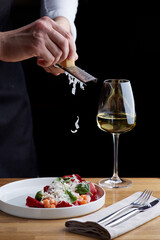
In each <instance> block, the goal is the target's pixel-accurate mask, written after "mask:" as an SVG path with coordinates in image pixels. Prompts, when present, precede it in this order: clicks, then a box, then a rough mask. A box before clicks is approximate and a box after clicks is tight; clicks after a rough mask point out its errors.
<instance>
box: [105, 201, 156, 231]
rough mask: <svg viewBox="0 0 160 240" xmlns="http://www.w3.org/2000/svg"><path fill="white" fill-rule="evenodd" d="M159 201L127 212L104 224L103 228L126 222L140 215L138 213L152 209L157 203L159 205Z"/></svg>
mask: <svg viewBox="0 0 160 240" xmlns="http://www.w3.org/2000/svg"><path fill="white" fill-rule="evenodd" d="M159 201H160V198H158V199H156V200H154V201H152V202H150V203H149V204H147V205H146V206H143V207H139V208H137V209H133V210H132V211H130V212H127V213H126V214H124V215H122V216H120V217H118V218H116V219H114V220H112V221H111V222H109V223H107V224H105V226H107V227H114V226H116V225H118V224H120V223H122V222H124V221H126V220H128V219H129V218H131V217H133V216H135V215H136V214H137V213H140V212H144V211H145V210H147V209H149V208H151V207H154V206H155V205H156V204H157V203H159Z"/></svg>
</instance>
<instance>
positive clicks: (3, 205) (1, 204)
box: [0, 177, 105, 219]
mask: <svg viewBox="0 0 160 240" xmlns="http://www.w3.org/2000/svg"><path fill="white" fill-rule="evenodd" d="M55 178H56V177H38V178H28V179H22V180H16V181H13V182H11V183H7V184H5V185H3V186H1V187H0V210H1V211H3V208H8V209H9V208H17V209H19V210H20V211H23V210H24V211H27V210H28V212H29V211H31V210H33V211H36V212H37V213H38V212H42V213H44V212H45V213H46V212H49V213H55V214H56V213H57V212H62V211H64V210H65V211H68V212H69V211H70V210H71V209H73V211H75V210H76V209H77V210H80V209H81V210H83V209H85V208H86V207H87V206H88V207H91V208H92V207H93V206H94V205H97V204H98V203H100V207H98V206H97V207H96V208H95V210H92V211H91V212H89V213H92V212H94V211H96V210H98V209H100V208H101V207H103V205H104V203H105V190H104V189H103V188H102V187H101V186H99V185H98V184H96V183H93V184H94V185H95V186H96V188H99V189H100V190H101V191H102V192H103V194H102V196H101V197H100V198H98V199H97V200H96V201H93V202H90V203H88V204H84V205H80V206H72V207H62V208H52V209H50V208H35V207H27V206H19V205H14V204H11V203H7V202H6V201H4V200H2V199H1V190H2V189H3V188H7V186H11V185H14V184H16V183H20V182H21V183H22V184H23V182H27V181H38V180H42V181H43V180H49V179H55ZM88 182H89V181H88ZM42 187H43V186H42ZM3 212H6V211H3ZM6 213H8V214H10V215H14V216H18V215H16V214H11V213H10V212H6ZM89 213H84V214H81V215H86V214H89ZM81 215H80V214H78V215H76V214H75V216H77V217H78V216H81ZM20 217H21V216H20ZM24 218H32V219H33V218H34V219H35V218H37V217H34V216H33V217H26V216H24ZM60 218H61V219H62V218H69V217H60ZM39 219H47V218H39ZM48 219H58V218H57V217H56V218H55V217H54V216H53V218H48Z"/></svg>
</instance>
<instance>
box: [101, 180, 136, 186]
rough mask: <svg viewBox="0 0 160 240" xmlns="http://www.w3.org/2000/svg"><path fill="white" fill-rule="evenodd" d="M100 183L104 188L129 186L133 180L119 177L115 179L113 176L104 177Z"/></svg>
mask: <svg viewBox="0 0 160 240" xmlns="http://www.w3.org/2000/svg"><path fill="white" fill-rule="evenodd" d="M98 183H99V185H100V186H102V187H104V188H127V187H129V186H131V185H132V181H130V180H128V179H118V180H117V181H115V180H113V179H112V178H103V179H101V180H100V181H99V182H98Z"/></svg>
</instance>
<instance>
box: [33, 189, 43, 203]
mask: <svg viewBox="0 0 160 240" xmlns="http://www.w3.org/2000/svg"><path fill="white" fill-rule="evenodd" d="M42 196H43V194H42V191H39V192H37V193H36V196H35V199H36V200H38V201H41V200H42Z"/></svg>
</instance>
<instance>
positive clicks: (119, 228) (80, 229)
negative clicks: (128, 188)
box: [65, 192, 160, 240]
mask: <svg viewBox="0 0 160 240" xmlns="http://www.w3.org/2000/svg"><path fill="white" fill-rule="evenodd" d="M140 194H141V192H136V193H134V194H133V195H131V196H129V197H127V198H125V199H123V200H121V201H119V202H117V203H114V204H113V205H111V206H109V207H106V208H103V209H101V210H99V211H97V212H95V213H92V214H90V215H87V216H85V217H81V218H75V219H70V220H68V221H66V224H65V225H66V227H67V228H68V230H69V231H71V232H74V233H78V234H82V235H86V236H91V237H95V238H98V239H105V240H107V239H113V238H115V237H118V236H120V235H122V234H124V233H126V232H129V231H131V230H132V229H134V228H136V227H139V226H140V225H142V224H144V223H146V222H148V221H150V220H151V219H153V218H156V217H157V216H159V215H160V203H158V204H157V205H155V206H154V207H152V208H150V209H147V210H146V211H144V212H140V213H137V214H136V215H135V216H133V217H131V218H130V219H128V220H127V221H125V222H122V223H120V224H118V225H116V226H113V227H107V226H104V225H105V223H103V224H99V223H97V221H98V220H100V219H102V218H103V217H105V216H107V215H109V214H111V213H112V212H114V211H116V210H118V209H120V208H121V207H123V206H126V205H128V204H130V203H131V202H133V201H134V200H135V199H137V198H138V196H140ZM154 199H156V198H155V197H150V200H149V202H151V201H153V200H154Z"/></svg>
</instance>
